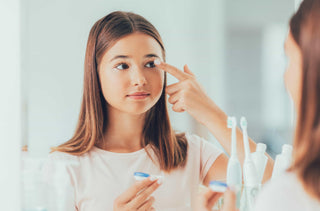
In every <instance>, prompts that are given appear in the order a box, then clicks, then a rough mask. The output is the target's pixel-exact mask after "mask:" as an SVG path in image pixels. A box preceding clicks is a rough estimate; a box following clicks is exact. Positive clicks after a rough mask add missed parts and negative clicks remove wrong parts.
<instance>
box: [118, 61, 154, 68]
mask: <svg viewBox="0 0 320 211" xmlns="http://www.w3.org/2000/svg"><path fill="white" fill-rule="evenodd" d="M150 63H151V64H152V66H151V67H147V68H151V69H153V68H155V67H156V66H155V65H154V61H149V62H147V64H146V65H145V67H146V66H147V65H148V64H150ZM120 65H126V68H123V69H119V68H118V67H119V66H120ZM114 68H116V69H118V70H126V69H128V68H129V65H128V64H127V63H124V62H120V63H118V64H116V65H115V66H114Z"/></svg>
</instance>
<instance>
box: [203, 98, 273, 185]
mask: <svg viewBox="0 0 320 211" xmlns="http://www.w3.org/2000/svg"><path fill="white" fill-rule="evenodd" d="M208 111H209V112H206V113H207V115H206V116H205V120H204V121H203V124H204V125H205V126H206V127H207V128H208V129H209V131H210V132H211V133H212V134H213V135H214V136H215V137H216V138H217V140H218V141H219V143H220V144H221V145H222V147H223V148H224V149H225V150H226V152H227V153H228V154H229V155H230V154H231V129H230V128H228V127H227V118H228V116H227V115H226V114H225V113H224V112H223V111H222V110H221V109H220V108H219V107H218V106H216V105H215V104H214V103H213V104H212V105H211V107H210V108H208ZM236 134H237V153H238V157H239V160H240V163H241V165H242V164H243V162H244V158H245V151H244V143H243V136H242V132H241V130H240V129H239V128H237V132H236ZM249 146H250V151H251V152H253V151H255V149H256V143H255V142H254V141H253V140H252V139H250V138H249ZM266 155H267V156H268V163H267V166H266V170H265V173H264V177H263V182H265V181H267V180H269V179H270V178H271V175H272V170H273V164H274V161H273V159H272V158H271V157H270V156H269V155H268V154H267V153H266Z"/></svg>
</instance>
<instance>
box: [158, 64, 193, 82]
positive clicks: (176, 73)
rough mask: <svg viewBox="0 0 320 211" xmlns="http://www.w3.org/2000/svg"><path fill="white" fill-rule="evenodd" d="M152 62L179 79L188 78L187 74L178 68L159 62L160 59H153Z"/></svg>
mask: <svg viewBox="0 0 320 211" xmlns="http://www.w3.org/2000/svg"><path fill="white" fill-rule="evenodd" d="M154 64H155V65H156V67H159V68H161V69H163V70H164V71H165V72H167V73H170V74H171V75H173V76H174V77H175V78H177V79H178V80H179V81H183V80H185V79H187V78H188V75H187V74H186V73H185V72H183V71H181V70H179V69H178V68H176V67H174V66H172V65H170V64H167V63H164V62H161V61H160V60H155V61H154Z"/></svg>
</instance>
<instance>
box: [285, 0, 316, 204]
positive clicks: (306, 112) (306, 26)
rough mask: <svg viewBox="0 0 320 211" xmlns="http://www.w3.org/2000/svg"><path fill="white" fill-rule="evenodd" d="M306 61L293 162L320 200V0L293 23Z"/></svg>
mask: <svg viewBox="0 0 320 211" xmlns="http://www.w3.org/2000/svg"><path fill="white" fill-rule="evenodd" d="M290 31H291V34H292V36H293V38H294V40H295V42H296V43H297V44H298V46H299V48H300V50H301V53H302V59H303V66H302V71H303V72H302V90H301V93H300V96H301V97H300V102H299V106H298V116H297V125H296V133H295V140H294V158H293V164H292V166H291V168H290V170H289V171H294V172H296V173H297V175H298V177H299V179H300V180H301V181H302V183H303V186H304V188H305V190H306V191H307V192H308V193H309V194H310V195H311V196H313V197H315V198H316V199H318V200H320V0H304V1H303V2H302V3H301V5H300V7H299V9H298V11H297V12H296V13H295V14H294V15H293V17H292V18H291V21H290Z"/></svg>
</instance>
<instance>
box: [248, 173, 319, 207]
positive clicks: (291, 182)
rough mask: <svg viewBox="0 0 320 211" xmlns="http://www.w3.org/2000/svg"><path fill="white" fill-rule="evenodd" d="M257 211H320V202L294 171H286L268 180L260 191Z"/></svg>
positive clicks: (256, 205)
mask: <svg viewBox="0 0 320 211" xmlns="http://www.w3.org/2000/svg"><path fill="white" fill-rule="evenodd" d="M254 210H255V211H271V210H272V211H319V210H320V202H319V201H318V200H316V199H313V198H311V196H310V195H308V194H307V193H306V192H305V190H304V189H303V186H302V184H301V182H300V181H299V180H298V178H297V176H296V175H295V174H294V173H284V174H283V175H281V176H279V178H276V179H275V180H274V181H270V182H268V183H267V184H266V185H265V186H264V187H263V189H262V190H261V192H260V193H259V195H258V197H257V199H256V204H255V208H254Z"/></svg>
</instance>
